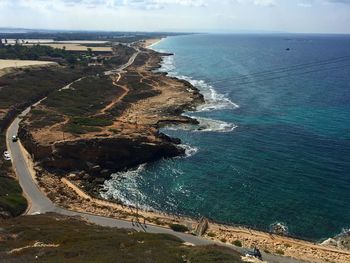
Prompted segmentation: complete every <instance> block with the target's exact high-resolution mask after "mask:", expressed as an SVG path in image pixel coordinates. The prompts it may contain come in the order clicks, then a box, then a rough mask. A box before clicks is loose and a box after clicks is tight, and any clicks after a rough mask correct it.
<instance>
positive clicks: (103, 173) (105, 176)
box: [100, 169, 111, 178]
mask: <svg viewBox="0 0 350 263" xmlns="http://www.w3.org/2000/svg"><path fill="white" fill-rule="evenodd" d="M100 173H101V176H102V177H103V178H107V177H108V176H109V175H110V174H111V172H110V171H109V170H108V169H103V170H102V171H101V172H100Z"/></svg>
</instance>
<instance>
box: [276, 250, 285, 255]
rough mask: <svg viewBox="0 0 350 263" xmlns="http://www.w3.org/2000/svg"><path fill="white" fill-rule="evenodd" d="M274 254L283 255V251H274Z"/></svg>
mask: <svg viewBox="0 0 350 263" xmlns="http://www.w3.org/2000/svg"><path fill="white" fill-rule="evenodd" d="M275 253H276V254H277V255H284V251H283V250H282V249H276V251H275Z"/></svg>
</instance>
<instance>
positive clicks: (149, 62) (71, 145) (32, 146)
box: [18, 48, 204, 195]
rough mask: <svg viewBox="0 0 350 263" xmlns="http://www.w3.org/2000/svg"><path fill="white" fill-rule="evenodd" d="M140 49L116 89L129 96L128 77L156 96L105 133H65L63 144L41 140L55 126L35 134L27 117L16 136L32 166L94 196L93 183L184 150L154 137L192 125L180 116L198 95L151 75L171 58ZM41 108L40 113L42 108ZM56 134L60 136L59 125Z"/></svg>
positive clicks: (198, 100) (171, 141)
mask: <svg viewBox="0 0 350 263" xmlns="http://www.w3.org/2000/svg"><path fill="white" fill-rule="evenodd" d="M140 49H141V52H140V54H139V55H138V57H137V58H136V59H135V61H134V63H133V64H132V65H131V66H129V67H128V68H127V69H126V72H125V73H123V74H124V76H125V80H121V81H120V82H122V84H121V85H125V87H127V88H128V89H129V94H130V93H131V88H130V87H129V86H127V85H130V84H129V83H130V80H129V79H128V74H129V75H132V74H140V75H141V76H142V78H143V79H142V80H141V81H140V82H146V81H149V83H151V85H150V87H151V89H152V91H154V90H156V91H157V92H158V93H157V94H156V95H153V96H150V97H147V98H145V99H142V98H141V99H137V100H136V101H135V102H132V103H129V105H128V106H127V107H126V108H125V109H124V110H123V112H122V113H121V114H120V116H116V117H115V118H114V119H113V121H114V123H113V125H111V126H110V127H108V130H107V129H103V131H102V132H99V133H95V132H92V133H89V134H83V135H75V134H66V135H64V136H66V137H67V138H68V139H65V140H62V139H61V140H59V139H58V138H54V137H53V138H52V139H50V140H46V138H47V137H43V136H42V134H43V133H45V134H47V133H48V132H50V131H52V129H53V128H52V127H53V126H55V125H56V126H57V123H54V124H53V125H50V126H46V127H40V128H39V129H37V128H36V127H34V125H33V121H32V119H33V115H31V113H29V117H27V118H26V119H25V120H24V121H23V122H22V123H21V125H20V127H19V132H18V136H19V137H20V139H21V142H22V144H23V146H24V147H25V148H26V150H27V151H28V152H29V154H30V155H31V156H32V159H33V160H34V161H35V163H36V165H37V166H38V167H40V168H41V169H43V170H44V171H47V172H49V173H50V174H55V175H57V176H60V177H64V176H67V175H69V174H72V173H74V174H76V175H77V176H78V177H79V179H81V180H82V181H83V183H84V184H86V186H87V188H88V189H91V192H90V193H91V194H95V195H96V194H97V188H98V186H99V184H101V183H103V181H104V180H105V179H108V178H110V175H111V174H112V173H115V172H118V171H123V170H126V169H130V168H133V167H136V166H138V165H140V164H143V163H150V162H155V161H157V160H160V159H162V158H172V157H176V156H180V155H184V154H185V149H184V148H182V147H180V146H179V145H180V144H181V140H180V139H178V138H171V137H169V136H167V135H165V134H163V133H160V132H159V129H160V128H161V127H164V126H166V125H168V124H179V123H182V124H183V123H189V124H198V122H197V121H196V120H195V119H192V118H189V117H187V116H182V113H184V112H185V111H188V110H194V109H195V108H196V107H197V106H198V105H200V104H202V103H204V98H203V95H202V94H200V92H199V90H198V89H197V88H195V87H194V86H192V85H191V84H190V83H189V82H187V81H184V80H180V79H177V78H174V77H169V76H167V74H166V73H156V72H155V70H156V69H158V68H160V67H161V62H162V58H163V57H164V56H171V55H172V54H168V53H158V52H155V51H153V50H150V49H145V48H140ZM130 78H131V77H130ZM132 81H134V80H132ZM131 85H134V84H131ZM147 88H149V87H147ZM172 89H174V90H176V92H177V93H176V94H175V95H176V100H174V101H173V102H172V101H171V100H173V98H172V97H173V96H174V94H173V91H172ZM153 102H155V103H153ZM121 103H123V102H121ZM117 106H118V105H116V107H117ZM40 107H41V106H39V109H40V110H41V109H42V108H40ZM43 108H44V109H45V110H46V108H47V107H46V106H45V107H43ZM49 110H52V109H51V108H50V109H49ZM107 114H108V116H112V117H114V116H113V114H114V113H113V112H108V113H107ZM134 116H136V118H138V119H137V120H136V121H131V120H130V119H131V118H130V117H132V118H133V117H134ZM34 117H35V116H34ZM125 119H126V120H127V121H126V120H125ZM126 122H127V124H126V125H125V123H126ZM120 123H123V124H122V125H121V124H120ZM58 126H59V125H58ZM116 126H118V127H116ZM57 130H58V131H57V132H59V131H60V130H62V132H63V133H64V130H63V126H62V127H60V126H59V127H58V129H57ZM111 130H113V132H110V131H111ZM50 136H51V135H50ZM56 137H57V136H56Z"/></svg>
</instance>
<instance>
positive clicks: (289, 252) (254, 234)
mask: <svg viewBox="0 0 350 263" xmlns="http://www.w3.org/2000/svg"><path fill="white" fill-rule="evenodd" d="M158 42H159V40H158ZM155 43H157V42H155ZM177 79H178V80H181V79H179V78H177ZM175 123H176V121H175ZM37 173H38V174H40V170H39V171H37ZM44 177H48V178H46V179H49V180H51V183H50V185H49V187H53V186H55V187H56V186H60V187H61V188H62V189H65V190H64V192H63V193H59V192H55V191H59V189H47V188H45V186H44V187H43V185H42V184H43V182H42V181H41V180H42V179H43V178H42V177H41V176H40V177H37V179H39V178H40V181H39V185H40V186H41V187H42V189H45V192H46V194H47V196H49V197H50V198H51V199H54V202H55V203H58V204H59V205H61V206H63V207H67V206H68V208H69V209H73V210H80V211H88V212H91V213H94V214H102V215H105V216H110V217H117V218H118V217H120V218H129V219H130V216H131V219H132V218H134V217H135V213H136V216H137V217H138V216H139V214H140V215H141V214H142V215H143V218H147V220H153V221H152V222H154V223H157V222H158V221H159V222H158V223H160V224H164V222H172V223H174V222H175V223H183V224H187V225H188V226H189V227H191V229H194V228H195V226H196V224H197V223H198V222H197V221H196V220H195V219H193V218H187V217H186V216H181V217H177V216H175V215H174V216H169V215H166V214H164V213H162V212H161V211H160V212H159V213H157V212H147V211H141V210H140V209H138V208H135V207H134V208H132V207H125V206H123V205H121V204H116V203H112V204H107V203H111V202H108V201H105V202H104V201H102V200H101V202H103V203H99V201H97V200H94V199H95V198H94V197H91V196H90V197H89V196H84V195H83V194H82V193H84V189H82V193H81V194H80V195H81V196H80V195H79V194H78V192H79V191H76V192H75V195H74V194H73V193H72V190H73V192H74V191H75V190H74V186H73V187H72V185H70V184H69V183H67V180H66V181H62V180H59V177H58V176H55V177H51V176H50V175H48V176H47V175H44ZM70 179H74V178H70ZM70 179H69V180H70ZM46 187H47V186H46ZM55 187H53V188H55ZM67 200H68V202H69V203H67ZM91 209H92V210H91ZM114 210H116V211H114ZM165 224H168V225H169V223H165ZM209 233H214V234H215V237H211V236H209ZM206 238H209V239H213V240H214V239H215V240H218V241H222V243H226V244H227V243H233V242H234V241H235V240H240V241H241V242H242V243H243V245H244V247H252V246H256V245H257V246H258V247H259V248H264V249H266V251H269V253H276V252H277V250H279V249H280V250H283V251H284V254H285V255H286V256H292V257H294V258H300V259H310V258H312V260H315V261H314V262H324V261H323V259H325V258H326V259H331V260H334V257H333V256H334V253H336V254H337V253H338V254H341V255H345V256H344V257H345V259H346V260H348V259H349V260H350V252H347V251H342V250H336V249H331V248H328V247H327V248H326V247H320V246H319V245H316V244H314V243H310V242H306V241H301V240H297V239H292V238H289V237H282V236H278V235H271V234H270V233H268V232H264V231H256V230H250V229H248V228H243V227H231V226H227V225H222V224H218V223H215V222H214V223H210V226H209V232H208V233H207V235H206ZM224 240H225V242H224ZM290 243H292V244H290ZM298 246H305V247H306V248H305V249H304V250H303V251H302V252H300V249H299V248H298ZM315 249H317V250H320V251H323V252H322V253H321V254H320V255H316V256H317V257H316V258H315V256H314V257H312V255H314V254H315V251H314V250H315ZM297 252H300V253H297ZM327 253H330V254H327ZM339 260H343V257H342V258H339ZM335 262H344V261H335Z"/></svg>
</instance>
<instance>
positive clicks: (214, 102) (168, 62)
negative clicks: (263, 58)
mask: <svg viewBox="0 0 350 263" xmlns="http://www.w3.org/2000/svg"><path fill="white" fill-rule="evenodd" d="M175 69H176V67H175V63H174V56H167V57H164V58H163V61H162V65H161V68H160V69H158V71H159V72H167V73H168V75H169V76H171V77H176V78H179V79H183V80H186V81H188V82H189V83H191V84H192V85H193V86H194V87H196V88H197V89H199V90H200V92H201V93H202V94H203V96H204V100H205V103H204V104H203V105H200V106H198V107H197V109H196V111H212V110H223V109H237V108H239V105H238V104H236V103H234V102H232V101H231V100H230V99H229V98H227V97H226V96H225V95H223V94H219V93H218V92H217V91H216V90H215V88H214V87H213V86H212V85H210V84H208V83H206V82H205V81H204V80H196V79H193V78H191V77H188V76H184V75H180V74H179V73H177V72H176V71H175Z"/></svg>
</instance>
